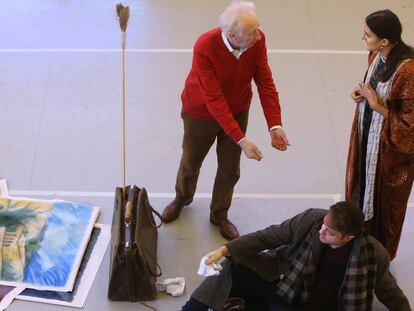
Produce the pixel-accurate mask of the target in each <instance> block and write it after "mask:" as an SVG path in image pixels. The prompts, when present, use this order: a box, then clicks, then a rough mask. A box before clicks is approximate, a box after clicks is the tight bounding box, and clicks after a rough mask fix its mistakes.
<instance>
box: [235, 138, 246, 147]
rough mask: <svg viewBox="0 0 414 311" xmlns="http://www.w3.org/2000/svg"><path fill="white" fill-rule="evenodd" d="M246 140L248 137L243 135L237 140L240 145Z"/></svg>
mask: <svg viewBox="0 0 414 311" xmlns="http://www.w3.org/2000/svg"><path fill="white" fill-rule="evenodd" d="M245 140H246V137H243V138H242V139H240V140H239V141H238V142H237V144H238V145H240V144H241V143H242V142H243V141H245Z"/></svg>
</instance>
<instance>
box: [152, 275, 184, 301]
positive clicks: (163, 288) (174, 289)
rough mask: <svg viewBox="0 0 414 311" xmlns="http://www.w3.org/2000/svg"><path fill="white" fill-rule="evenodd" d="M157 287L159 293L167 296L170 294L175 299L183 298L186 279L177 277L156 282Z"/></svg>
mask: <svg viewBox="0 0 414 311" xmlns="http://www.w3.org/2000/svg"><path fill="white" fill-rule="evenodd" d="M155 286H156V287H157V291H159V292H166V293H167V294H170V295H171V296H174V297H176V296H181V295H183V294H184V289H185V278H183V277H176V278H171V279H165V280H164V281H161V282H156V283H155Z"/></svg>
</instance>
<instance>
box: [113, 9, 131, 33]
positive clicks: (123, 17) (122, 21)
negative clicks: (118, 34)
mask: <svg viewBox="0 0 414 311" xmlns="http://www.w3.org/2000/svg"><path fill="white" fill-rule="evenodd" d="M116 13H117V15H118V18H119V27H120V28H121V31H122V32H126V29H127V26H128V19H129V7H128V6H123V5H122V4H121V3H118V4H117V5H116Z"/></svg>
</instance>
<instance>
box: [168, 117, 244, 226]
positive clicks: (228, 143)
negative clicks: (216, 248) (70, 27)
mask: <svg viewBox="0 0 414 311" xmlns="http://www.w3.org/2000/svg"><path fill="white" fill-rule="evenodd" d="M248 117H249V111H248V110H247V111H244V112H242V113H239V114H238V115H236V116H235V119H236V121H237V123H238V124H239V126H240V128H241V130H242V131H243V132H244V133H246V129H247V122H248ZM181 118H182V119H183V123H184V136H183V142H182V149H183V154H182V156H181V162H180V167H179V169H178V173H177V180H176V184H175V192H176V198H175V199H176V201H177V202H178V203H180V204H184V203H186V202H188V201H191V200H192V199H193V196H194V194H195V191H196V187H197V180H198V176H199V174H200V168H201V165H202V164H203V161H204V159H205V157H206V155H207V153H208V151H209V150H210V148H211V146H212V145H213V143H214V141H215V140H216V138H217V148H216V153H217V163H218V167H217V173H216V178H215V181H214V187H213V195H212V200H211V204H210V217H212V218H213V219H214V220H220V219H226V218H227V212H228V210H229V208H230V205H231V200H232V196H233V189H234V186H235V185H236V183H237V181H238V180H239V177H240V155H241V148H240V146H239V145H238V144H236V143H235V142H233V141H232V140H231V138H230V137H229V136H227V134H226V133H224V131H223V129H222V128H221V127H220V125H219V124H218V123H217V121H215V120H199V119H194V118H192V117H190V116H189V115H188V114H186V113H185V112H181Z"/></svg>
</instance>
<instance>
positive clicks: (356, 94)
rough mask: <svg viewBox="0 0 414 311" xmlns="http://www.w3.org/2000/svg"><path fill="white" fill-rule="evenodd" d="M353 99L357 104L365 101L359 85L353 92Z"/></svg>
mask: <svg viewBox="0 0 414 311" xmlns="http://www.w3.org/2000/svg"><path fill="white" fill-rule="evenodd" d="M351 98H352V100H353V101H354V102H355V103H357V104H359V103H360V102H362V101H363V100H364V96H362V94H361V89H360V87H359V86H358V85H357V86H356V87H355V88H354V89H353V90H352V93H351Z"/></svg>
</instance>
